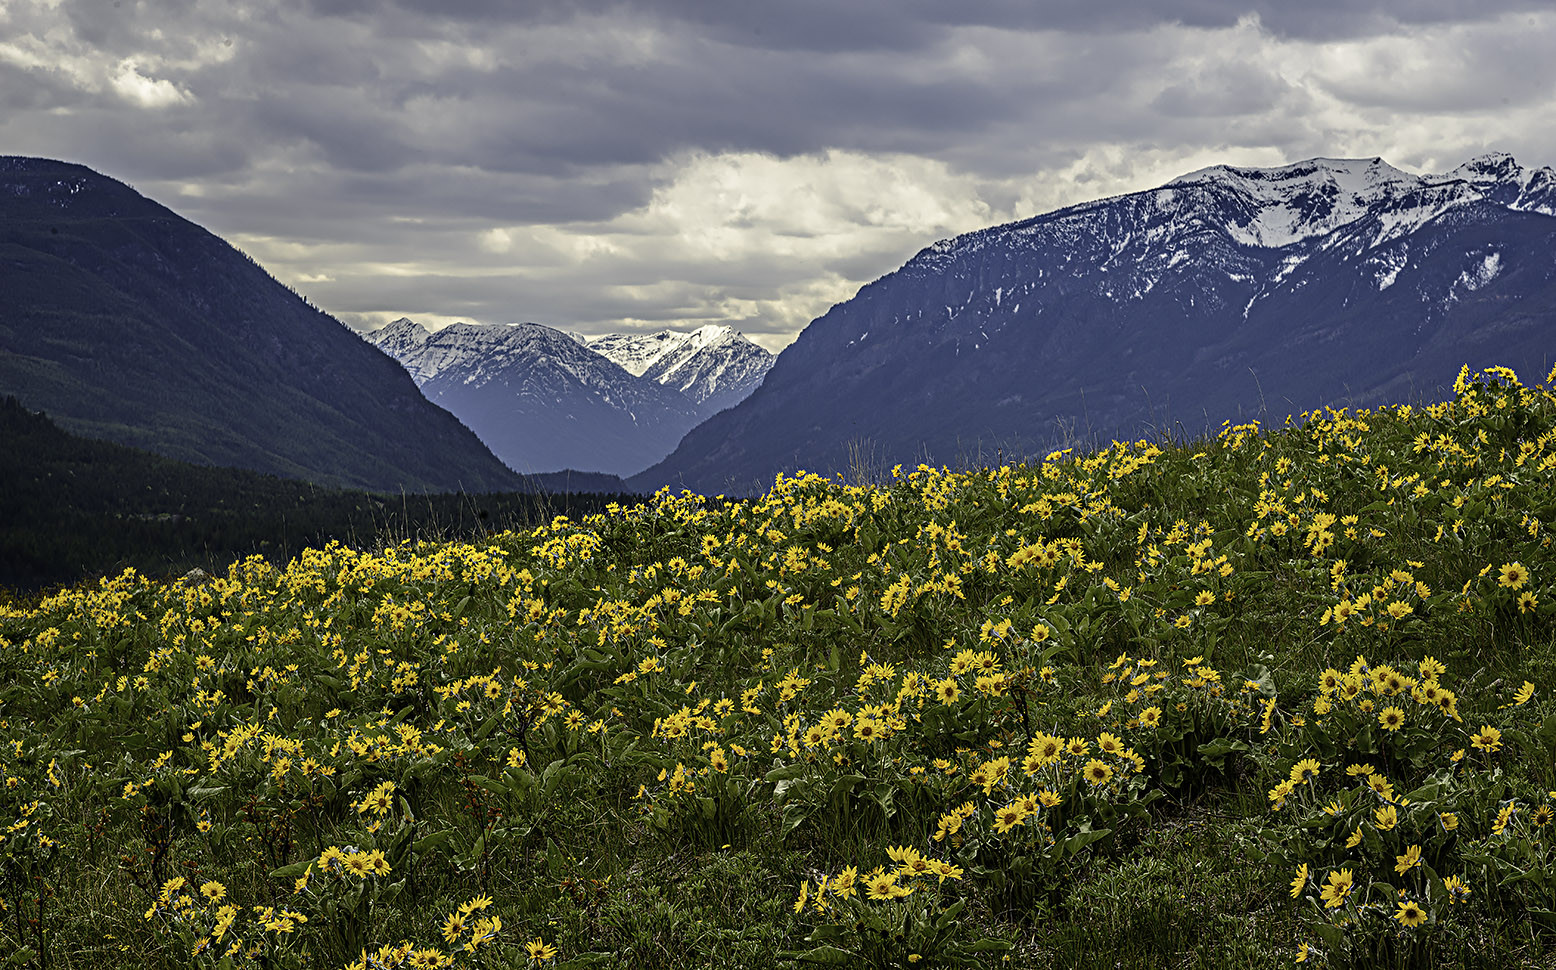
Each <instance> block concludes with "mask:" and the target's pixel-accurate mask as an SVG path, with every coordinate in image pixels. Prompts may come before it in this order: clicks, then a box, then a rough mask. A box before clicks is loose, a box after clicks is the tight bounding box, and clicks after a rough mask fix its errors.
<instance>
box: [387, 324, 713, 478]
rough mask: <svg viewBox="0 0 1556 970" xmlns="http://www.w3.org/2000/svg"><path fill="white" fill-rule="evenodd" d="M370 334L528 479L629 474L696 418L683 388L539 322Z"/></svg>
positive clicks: (394, 328)
mask: <svg viewBox="0 0 1556 970" xmlns="http://www.w3.org/2000/svg"><path fill="white" fill-rule="evenodd" d="M365 337H366V339H367V340H369V341H371V342H372V343H374V344H376V345H377V346H378V347H379V348H380V349H382V350H383V351H384V352H385V353H387V354H389V355H391V356H392V357H394V358H395V359H396V360H398V361H400V362H401V364H403V365H404V366H405V369H406V370H407V371H409V372H410V375H411V377H412V378H413V379H414V380H415V382H416V383H417V384H418V385H420V387H421V389H422V393H423V394H425V395H426V396H427V399H428V400H430V401H433V402H434V403H436V404H438V405H440V406H442V407H445V408H447V409H448V410H450V411H452V412H453V413H454V414H457V415H459V417H460V419H461V420H462V421H464V422H465V423H466V424H468V425H469V426H470V427H471V429H473V430H474V431H475V433H476V434H477V435H479V436H480V438H481V440H482V441H484V442H486V444H487V446H488V447H490V448H491V449H492V451H493V452H495V453H496V455H497V456H498V457H499V458H501V459H502V460H503V461H505V462H507V463H508V465H509V467H511V468H513V469H514V470H516V471H519V472H523V473H534V472H553V471H558V470H562V469H572V470H575V471H583V472H604V473H607V474H612V475H629V474H632V473H634V472H638V471H641V470H642V469H644V468H646V467H647V466H649V465H651V464H652V463H654V462H656V461H658V460H659V459H661V458H663V457H664V456H665V455H667V454H669V453H670V452H671V450H673V449H674V448H675V445H676V443H677V442H678V441H680V440H681V436H682V435H684V434H685V433H686V432H687V431H688V430H689V429H690V428H691V427H692V426H693V425H695V424H696V423H697V420H698V409H697V407H696V405H695V404H693V402H692V401H691V400H690V399H689V398H687V397H686V395H684V394H682V393H681V392H680V391H679V390H676V389H675V388H672V387H666V386H664V385H662V384H659V383H657V382H655V381H654V380H651V379H649V378H646V377H640V376H638V375H636V374H632V373H630V372H628V371H627V370H626V369H624V368H622V367H621V366H619V365H618V364H616V363H614V362H612V361H611V360H609V359H608V358H606V357H604V356H603V355H601V354H599V353H596V352H595V351H594V350H593V349H592V348H591V347H589V346H586V345H585V344H584V343H583V342H582V341H580V340H579V339H578V338H577V337H574V336H572V335H570V334H567V333H564V332H562V331H560V330H553V329H552V328H550V327H543V326H540V325H539V324H534V323H516V324H471V323H456V324H454V325H453V326H450V327H444V328H443V329H441V330H437V331H435V332H430V333H429V332H428V331H427V330H425V329H424V328H423V327H422V326H421V325H420V324H418V323H416V322H415V321H413V320H409V319H406V318H404V317H402V318H400V319H399V320H396V321H395V322H393V323H391V324H389V325H388V326H387V327H384V328H382V329H380V330H377V331H373V332H372V333H369V334H366V335H365Z"/></svg>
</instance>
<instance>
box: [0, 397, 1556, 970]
mask: <svg viewBox="0 0 1556 970" xmlns="http://www.w3.org/2000/svg"><path fill="white" fill-rule="evenodd" d="M1553 469H1556V398H1553V397H1552V396H1551V395H1550V394H1549V393H1548V392H1547V391H1546V390H1545V389H1544V388H1543V387H1536V388H1531V387H1526V386H1524V385H1521V384H1518V383H1516V382H1514V381H1513V380H1512V379H1511V377H1510V376H1509V375H1506V374H1491V375H1482V376H1480V377H1471V376H1469V375H1465V376H1463V377H1462V378H1461V380H1460V382H1459V386H1458V388H1457V396H1456V399H1455V400H1454V401H1452V402H1449V403H1446V404H1442V405H1433V406H1430V407H1424V408H1412V409H1403V408H1400V409H1384V410H1379V411H1373V412H1364V413H1360V414H1350V413H1325V414H1318V415H1312V416H1309V417H1308V418H1307V420H1305V421H1304V422H1303V423H1301V424H1300V425H1295V426H1292V427H1288V428H1283V429H1276V430H1274V431H1268V432H1261V431H1259V430H1258V429H1255V428H1252V427H1238V428H1228V429H1227V431H1226V432H1225V433H1224V434H1223V435H1222V436H1221V437H1220V438H1218V439H1217V440H1214V441H1196V442H1190V443H1187V444H1184V445H1176V446H1166V445H1162V446H1158V445H1153V444H1150V443H1147V442H1139V443H1134V444H1127V445H1116V446H1114V447H1112V448H1109V449H1107V450H1106V451H1104V452H1100V453H1097V454H1092V455H1055V456H1052V457H1051V458H1050V459H1049V460H1048V461H1047V462H1045V463H1043V464H1041V465H1037V466H1030V467H1009V468H999V469H992V470H981V471H974V472H967V473H953V472H948V471H944V470H935V469H924V468H921V469H918V470H914V471H907V472H898V473H896V474H894V475H893V476H892V477H891V479H890V480H889V481H883V482H880V483H876V484H862V485H848V484H845V483H842V482H828V481H824V480H821V479H818V478H814V477H806V478H801V479H786V480H782V481H780V482H779V483H778V484H777V485H776V486H775V488H774V490H773V491H772V492H771V493H769V494H768V495H767V496H765V497H763V498H762V499H759V500H755V501H750V502H732V501H731V502H715V501H708V500H705V499H703V498H701V497H698V496H693V495H680V496H672V495H670V494H668V493H665V494H661V495H660V496H658V497H656V498H655V499H654V500H653V501H652V502H649V503H646V504H644V505H641V506H635V507H631V508H627V507H612V508H610V509H608V510H607V511H606V512H604V513H603V514H599V515H592V516H588V517H586V518H583V519H581V520H577V521H574V520H570V519H567V518H565V517H564V518H558V519H556V520H554V521H552V522H550V523H549V524H547V525H545V526H541V527H537V528H531V529H526V530H521V531H510V532H505V533H502V534H499V535H495V536H491V537H487V538H484V539H479V540H475V541H472V542H454V543H431V542H425V543H413V542H405V543H400V544H398V545H391V546H388V547H386V548H379V549H372V550H353V549H350V548H347V547H345V546H340V545H332V546H329V547H327V548H324V549H317V550H312V551H309V552H305V553H304V554H302V555H301V556H299V557H298V558H297V559H296V560H295V561H293V562H292V563H290V564H288V565H286V566H285V567H284V568H278V567H276V566H274V565H271V564H269V563H267V562H265V561H264V560H261V559H258V558H254V559H250V560H247V561H244V562H241V563H238V564H236V565H235V566H234V567H233V568H232V569H231V571H230V573H229V575H228V576H226V577H225V578H219V579H215V580H212V581H209V582H206V583H203V584H198V585H185V584H178V583H174V584H166V583H162V582H158V581H154V580H148V579H146V578H144V577H143V576H140V575H137V574H135V573H126V574H124V575H122V576H119V577H117V578H113V579H110V580H105V581H104V582H102V583H100V584H96V585H93V586H83V587H79V588H75V589H71V590H67V591H65V592H63V593H60V594H58V595H56V596H51V597H47V598H41V599H37V598H35V599H31V600H28V601H26V602H20V601H18V602H15V603H13V604H12V605H11V606H9V607H6V608H4V609H3V610H0V770H3V772H4V776H3V778H0V783H3V787H0V832H3V833H4V834H5V838H4V840H0V900H3V901H4V904H5V907H6V908H5V909H4V911H3V912H0V939H3V940H4V943H5V945H6V947H7V949H6V951H5V952H8V953H11V954H14V959H13V963H15V964H18V965H33V966H40V967H41V966H45V965H46V966H49V967H60V968H64V967H85V966H91V965H103V964H105V963H106V964H109V965H125V966H129V965H134V966H147V967H217V966H224V965H225V966H232V967H238V966H256V967H258V966H263V967H287V966H326V967H343V966H351V965H355V966H362V967H365V966H367V965H369V963H370V962H371V963H372V965H375V966H436V965H457V966H481V967H518V966H525V965H530V966H534V965H536V964H545V965H551V966H557V967H564V966H590V965H599V966H612V967H642V968H655V967H701V966H719V967H771V966H796V967H797V966H805V965H817V964H820V965H826V964H833V965H841V966H880V967H897V966H902V967H929V966H994V965H1000V966H1018V967H1046V966H1065V967H1072V968H1086V967H1117V966H1152V967H1157V966H1161V967H1222V966H1239V967H1242V966H1247V967H1264V966H1276V965H1282V966H1284V965H1289V964H1291V962H1292V961H1293V960H1294V959H1296V957H1297V956H1298V955H1299V953H1300V952H1302V951H1301V950H1300V948H1302V947H1304V946H1305V947H1307V948H1309V949H1308V951H1307V957H1308V962H1310V963H1313V964H1315V965H1317V964H1323V965H1330V966H1356V967H1371V966H1389V967H1436V966H1465V967H1493V966H1496V967H1504V966H1548V965H1550V964H1551V961H1552V957H1553V952H1556V948H1553V946H1552V944H1553V942H1556V878H1553V877H1552V876H1551V875H1550V873H1551V871H1552V869H1553V867H1552V865H1551V862H1552V860H1551V835H1550V833H1551V832H1552V830H1553V829H1556V825H1553V824H1552V820H1553V816H1556V808H1553V806H1556V793H1553V791H1556V767H1553V765H1556V705H1553V704H1552V703H1551V692H1552V689H1553V688H1556V649H1553V638H1556V624H1553V622H1552V620H1553V616H1556V613H1553V609H1556V556H1553V555H1552V552H1551V549H1550V536H1549V535H1548V533H1547V527H1548V526H1549V525H1550V524H1551V523H1552V522H1553V521H1556V494H1553V491H1552V488H1551V486H1552V484H1553V483H1552V471H1553ZM1326 678H1330V679H1332V680H1334V684H1333V686H1325V683H1324V681H1325V679H1326ZM1395 711H1397V713H1394V712H1395ZM1050 739H1052V741H1053V743H1054V744H1055V745H1056V748H1057V750H1056V752H1055V753H1054V754H1052V755H1049V754H1048V753H1047V752H1046V750H1045V748H1046V746H1047V745H1048V744H1049V741H1050ZM1082 749H1084V750H1082ZM1007 758H1008V761H1006V760H1002V759H1007ZM1309 759H1311V761H1309ZM1304 766H1306V772H1305V773H1304ZM1363 766H1365V769H1364V768H1363ZM1348 769H1349V770H1348ZM1417 852H1419V858H1417V856H1416V853H1417ZM332 860H334V861H332ZM1304 867H1305V868H1304ZM180 878H181V879H182V880H183V882H181V883H180V882H178V880H179V879H180ZM1293 884H1295V887H1296V888H1295V891H1293V889H1292V887H1293ZM202 887H203V894H202ZM1346 887H1349V888H1348V889H1347V888H1346ZM1456 887H1457V888H1458V889H1459V891H1456ZM1463 890H1467V895H1466V894H1465V892H1464V891H1463ZM872 896H874V897H879V898H871V897H872ZM212 897H219V898H212ZM224 905H233V906H237V907H239V908H238V909H236V910H232V911H228V912H226V913H225V916H226V917H230V925H229V926H227V927H225V928H224V929H222V931H221V933H220V935H219V938H216V934H214V933H213V929H215V928H218V927H219V926H220V925H221V924H220V921H221V920H222V919H223V918H224V913H223V911H222V909H221V907H222V906H224ZM461 908H463V912H464V919H463V923H462V924H461V922H460V919H459V917H460V914H461ZM494 917H495V918H497V919H500V927H499V926H498V924H497V923H496V922H495V921H494V920H493V918H494ZM1418 917H1419V919H1418ZM1417 922H1419V923H1420V925H1410V924H1414V923H1417ZM40 932H41V936H40ZM477 933H483V934H485V933H490V936H489V938H485V937H483V939H481V940H479V941H478V940H477V939H476V938H475V936H476V934H477ZM235 941H240V942H237V945H234V943H235ZM396 947H399V948H398V949H396ZM29 948H30V949H29ZM224 960H225V961H227V962H226V963H225V964H224V963H223V962H222V961H224Z"/></svg>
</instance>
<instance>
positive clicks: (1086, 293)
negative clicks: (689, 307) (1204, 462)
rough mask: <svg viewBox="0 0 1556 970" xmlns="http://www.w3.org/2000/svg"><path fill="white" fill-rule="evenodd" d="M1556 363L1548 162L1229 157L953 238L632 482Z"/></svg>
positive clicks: (817, 324) (1069, 435) (1246, 406)
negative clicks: (1433, 167) (1421, 171)
mask: <svg viewBox="0 0 1556 970" xmlns="http://www.w3.org/2000/svg"><path fill="white" fill-rule="evenodd" d="M1553 357H1556V174H1553V172H1552V171H1551V169H1549V168H1540V169H1530V168H1526V167H1524V166H1521V165H1519V164H1518V163H1517V162H1516V161H1515V160H1514V159H1513V158H1512V157H1511V156H1509V155H1506V154H1492V155H1485V156H1482V157H1480V158H1476V159H1474V160H1472V161H1470V162H1468V163H1466V164H1464V165H1461V166H1460V167H1458V168H1456V169H1454V170H1453V171H1451V172H1448V173H1447V174H1444V175H1424V176H1416V175H1410V174H1408V173H1405V172H1402V171H1400V170H1399V169H1396V168H1394V167H1392V166H1390V165H1388V164H1387V163H1385V162H1384V161H1383V160H1381V159H1377V158H1373V159H1327V158H1316V159H1312V160H1309V161H1305V162H1300V163H1297V164H1294V165H1287V166H1283V167H1279V168H1236V167H1231V166H1226V165H1217V166H1213V167H1211V168H1207V169H1203V170H1200V171H1197V172H1193V173H1191V174H1188V175H1185V176H1183V177H1181V178H1178V179H1174V180H1173V181H1171V182H1169V183H1167V184H1166V185H1163V186H1161V187H1159V188H1156V189H1151V190H1148V191H1143V192H1136V193H1132V194H1129V195H1123V196H1118V197H1115V198H1109V199H1103V200H1100V201H1096V202H1089V203H1085V204H1082V205H1076V206H1070V207H1068V208H1064V209H1060V210H1057V211H1055V212H1051V213H1047V214H1045V215H1040V216H1037V217H1035V218H1032V219H1027V220H1024V221H1021V222H1016V223H1012V224H1010V225H1005V226H999V227H996V228H992V229H985V230H982V231H979V232H973V233H968V234H967V235H964V236H959V237H957V238H955V239H951V240H947V241H942V242H938V243H936V244H934V245H932V246H930V247H928V248H927V249H925V250H923V251H922V252H920V253H919V254H918V255H917V256H915V257H914V258H913V259H911V260H910V261H909V262H908V263H907V264H906V265H905V266H903V267H902V268H901V269H899V270H897V271H896V272H893V273H891V274H889V275H887V276H885V277H883V278H881V279H879V280H877V281H875V282H874V283H871V284H869V285H867V286H865V287H864V288H862V289H861V290H860V291H859V293H858V295H856V296H855V297H854V298H853V299H851V300H849V301H847V302H846V303H842V304H839V305H837V306H835V307H833V308H832V309H831V310H830V311H829V312H828V313H827V314H826V315H824V316H822V317H820V318H819V319H817V320H815V321H814V322H812V323H811V324H810V326H809V327H807V328H806V329H805V331H804V332H803V333H801V334H800V336H799V338H798V339H797V340H796V341H795V342H794V343H793V344H792V345H791V346H790V347H788V348H787V349H786V350H784V352H783V353H782V354H780V355H779V357H778V360H777V362H776V363H775V365H774V366H773V368H772V370H771V372H770V373H769V374H768V375H767V377H766V379H765V380H764V381H763V383H762V385H761V386H760V387H759V388H758V389H757V390H756V391H755V392H754V393H753V394H752V395H751V396H750V397H748V398H746V399H745V400H744V401H742V402H741V403H740V404H738V405H736V406H735V407H733V408H730V409H729V410H727V411H724V412H722V413H720V414H717V415H714V416H713V417H711V418H710V419H708V420H707V421H706V422H704V423H703V424H701V425H699V426H698V427H697V428H696V429H694V430H693V431H691V432H690V433H689V434H687V435H686V436H685V438H684V439H683V440H682V441H681V443H680V445H679V447H677V448H676V450H675V451H674V452H673V453H672V454H671V455H670V456H669V457H667V458H666V459H665V460H664V461H662V462H660V463H659V464H657V465H655V466H654V467H653V468H650V469H648V470H647V471H645V472H643V473H641V474H639V475H637V476H635V477H634V478H632V479H631V480H630V484H631V485H633V486H634V487H636V488H639V489H642V490H651V489H653V488H656V487H658V486H661V485H672V486H676V487H688V488H692V489H695V490H698V491H702V492H705V493H714V492H731V493H752V492H755V491H759V490H761V489H763V488H765V487H766V486H767V485H770V484H771V482H772V479H773V476H774V475H775V474H776V473H778V472H793V471H796V470H800V469H804V470H808V471H814V472H819V473H822V474H832V473H837V472H842V471H847V470H849V469H851V468H862V469H872V468H873V469H875V470H879V469H882V468H890V467H891V466H892V465H894V464H897V463H903V464H908V465H913V464H917V463H919V462H929V463H931V464H936V463H953V464H964V463H977V462H982V461H989V462H992V461H993V460H994V459H995V458H996V457H997V456H998V457H1003V458H1004V459H1006V460H1009V459H1013V458H1015V459H1019V458H1023V457H1032V456H1039V455H1042V454H1043V453H1045V452H1047V451H1049V450H1051V449H1055V448H1063V447H1069V446H1075V445H1087V444H1093V443H1102V444H1105V443H1106V442H1107V441H1108V440H1109V439H1112V438H1133V437H1137V436H1140V435H1157V434H1167V433H1173V434H1180V435H1196V434H1203V433H1206V432H1212V433H1213V432H1214V431H1215V430H1217V429H1218V428H1219V427H1220V425H1221V423H1222V422H1223V421H1225V420H1234V421H1240V420H1248V419H1252V418H1259V419H1264V420H1267V421H1273V422H1275V423H1280V422H1282V421H1284V420H1285V418H1286V416H1287V415H1288V414H1294V413H1297V412H1300V411H1303V410H1306V409H1311V408H1314V407H1318V406H1321V405H1336V406H1344V405H1365V404H1371V403H1377V402H1383V401H1403V400H1407V399H1410V398H1412V397H1426V398H1435V397H1438V396H1439V395H1441V394H1443V393H1445V392H1446V390H1447V388H1448V386H1449V385H1451V383H1452V381H1453V379H1454V376H1455V375H1456V374H1457V372H1458V370H1459V367H1460V365H1461V364H1463V363H1468V364H1470V365H1471V366H1472V367H1477V368H1478V367H1483V366H1489V365H1492V364H1504V365H1507V366H1511V367H1513V368H1515V369H1517V370H1519V372H1520V374H1524V375H1526V376H1530V377H1532V378H1533V379H1536V380H1538V379H1542V378H1543V377H1544V376H1545V374H1546V372H1547V371H1548V370H1549V367H1550V364H1551V361H1552V359H1553Z"/></svg>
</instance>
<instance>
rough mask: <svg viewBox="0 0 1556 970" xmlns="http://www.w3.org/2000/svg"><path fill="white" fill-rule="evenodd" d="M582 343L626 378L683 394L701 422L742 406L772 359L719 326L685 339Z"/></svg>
mask: <svg viewBox="0 0 1556 970" xmlns="http://www.w3.org/2000/svg"><path fill="white" fill-rule="evenodd" d="M587 340H588V345H589V347H590V348H591V349H593V350H596V351H598V352H600V353H601V354H604V355H605V356H606V357H609V358H610V359H611V360H613V361H615V362H616V363H618V364H620V365H621V366H622V367H624V368H625V369H626V370H627V371H629V372H630V373H633V374H636V375H638V376H639V377H646V378H648V379H649V380H652V381H657V382H658V383H660V384H664V385H666V386H667V387H673V388H675V389H676V390H678V391H680V392H681V393H682V394H685V395H686V396H687V397H689V398H691V399H692V401H694V402H695V403H696V404H697V407H698V410H699V412H700V413H701V414H702V415H703V416H704V417H708V416H711V415H714V414H717V413H718V412H720V411H722V410H724V409H725V408H728V407H733V406H734V405H736V404H739V403H740V402H741V401H743V400H745V399H746V398H747V397H748V396H749V395H750V394H751V392H752V391H754V390H756V388H757V386H758V385H759V384H761V383H762V378H763V377H766V376H767V372H768V370H770V369H771V368H772V366H773V360H774V359H775V358H774V357H773V355H772V354H771V353H769V352H768V351H767V350H765V349H764V348H762V347H758V346H757V345H756V344H754V343H752V342H751V341H749V340H747V339H746V338H745V336H744V335H743V334H740V333H738V332H736V331H735V330H734V329H732V328H730V327H726V326H720V325H718V324H709V325H707V326H705V327H700V328H698V329H697V330H693V331H691V332H690V333H683V332H681V331H678V330H661V331H659V332H658V333H644V334H636V333H610V334H604V335H602V336H598V337H589V338H587Z"/></svg>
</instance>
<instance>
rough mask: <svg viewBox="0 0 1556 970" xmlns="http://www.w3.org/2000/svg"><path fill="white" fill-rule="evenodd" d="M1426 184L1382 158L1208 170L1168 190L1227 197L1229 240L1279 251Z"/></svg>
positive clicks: (1184, 178)
mask: <svg viewBox="0 0 1556 970" xmlns="http://www.w3.org/2000/svg"><path fill="white" fill-rule="evenodd" d="M1424 184H1426V183H1425V182H1424V180H1423V179H1422V178H1421V177H1420V176H1416V175H1411V174H1409V173H1408V172H1403V171H1400V170H1399V169H1397V168H1395V167H1394V166H1392V165H1390V164H1389V163H1387V162H1385V161H1384V160H1383V159H1381V158H1311V159H1308V160H1307V161H1303V162H1296V163H1294V164H1291V165H1282V166H1279V167H1276V168H1239V167H1236V166H1232V165H1212V166H1210V167H1209V168H1202V169H1200V170H1198V171H1195V172H1190V173H1189V174H1187V175H1183V176H1180V177H1179V178H1176V179H1173V180H1172V181H1170V182H1168V183H1167V187H1174V188H1189V187H1205V188H1207V189H1210V190H1212V191H1214V192H1216V193H1217V194H1224V195H1229V196H1231V198H1232V200H1233V202H1234V207H1235V209H1236V213H1235V217H1234V219H1233V220H1232V221H1231V222H1230V224H1229V225H1228V226H1227V229H1228V230H1229V232H1230V233H1231V235H1232V237H1233V238H1234V239H1236V240H1237V241H1238V242H1239V243H1242V244H1243V245H1245V246H1262V247H1266V248H1270V249H1278V248H1280V247H1282V246H1289V245H1291V244H1292V243H1295V242H1299V241H1301V240H1303V239H1307V238H1309V237H1312V236H1318V235H1324V234H1326V233H1330V232H1333V231H1334V230H1336V229H1338V228H1340V227H1342V226H1345V225H1347V224H1349V223H1352V222H1355V221H1356V220H1357V219H1360V218H1362V217H1363V216H1365V215H1367V214H1368V213H1369V212H1371V211H1373V210H1374V209H1375V208H1376V207H1377V206H1378V205H1379V204H1380V203H1386V202H1389V201H1391V200H1395V199H1398V198H1400V197H1402V196H1405V195H1407V194H1409V193H1410V192H1413V191H1416V190H1418V189H1420V188H1421V187H1422V186H1423V185H1424Z"/></svg>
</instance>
